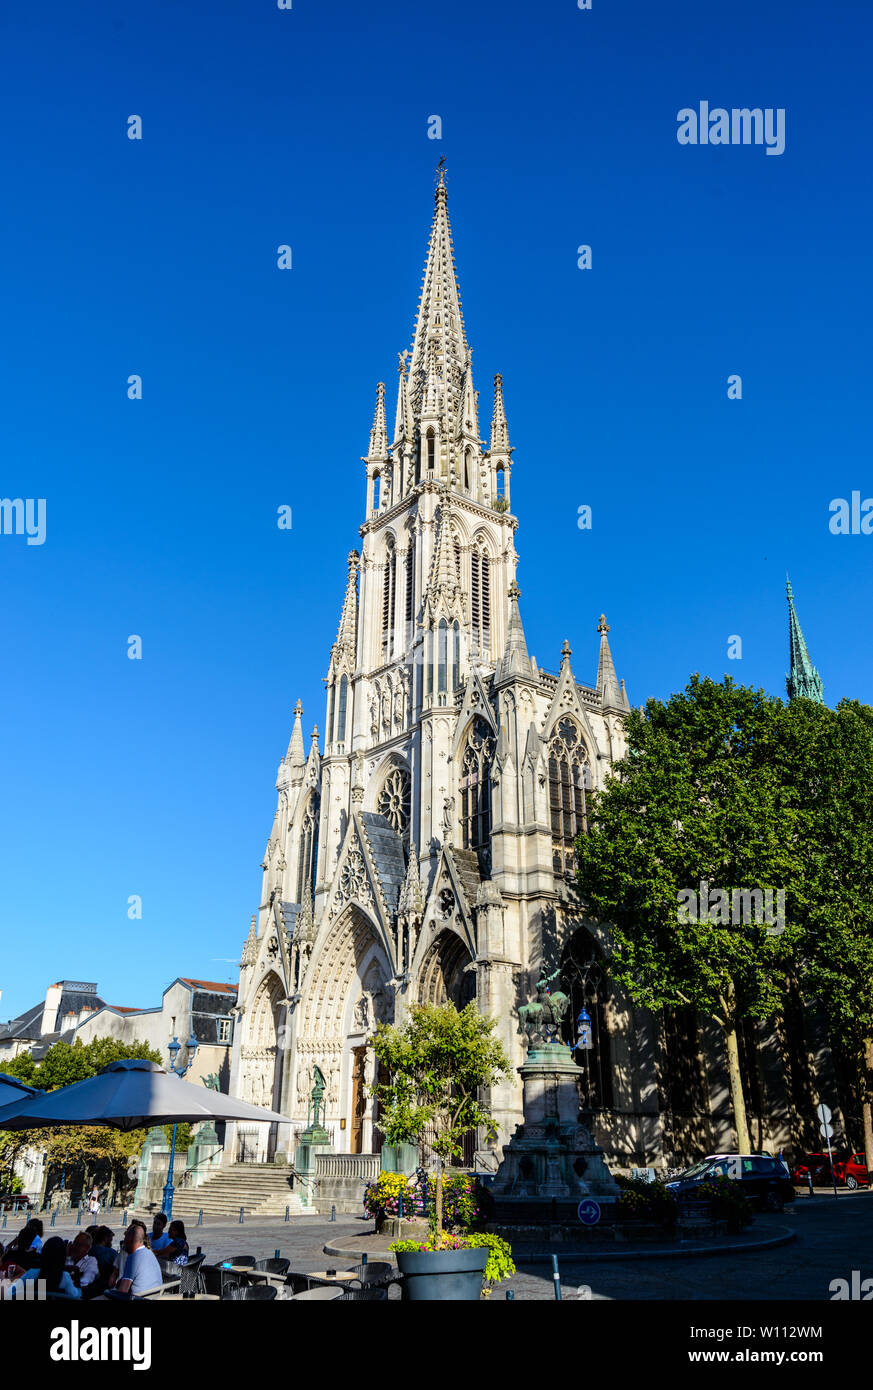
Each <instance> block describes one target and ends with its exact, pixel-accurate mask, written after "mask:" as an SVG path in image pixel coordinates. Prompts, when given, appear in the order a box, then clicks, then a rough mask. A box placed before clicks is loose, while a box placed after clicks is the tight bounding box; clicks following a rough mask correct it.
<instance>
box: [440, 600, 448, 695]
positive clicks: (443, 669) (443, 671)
mask: <svg viewBox="0 0 873 1390" xmlns="http://www.w3.org/2000/svg"><path fill="white" fill-rule="evenodd" d="M448 656H449V633H448V624H447V623H446V620H445V618H440V621H439V627H438V628H437V694H438V695H440V696H442V699H441V701H440V703H441V704H445V702H446V700H445V697H446V689H447V686H446V681H447V678H448Z"/></svg>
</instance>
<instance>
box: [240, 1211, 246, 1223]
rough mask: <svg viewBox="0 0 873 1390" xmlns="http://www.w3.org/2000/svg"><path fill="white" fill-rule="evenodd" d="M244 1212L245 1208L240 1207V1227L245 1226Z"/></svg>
mask: <svg viewBox="0 0 873 1390" xmlns="http://www.w3.org/2000/svg"><path fill="white" fill-rule="evenodd" d="M244 1211H245V1207H240V1209H239V1224H240V1225H242V1224H243V1212H244Z"/></svg>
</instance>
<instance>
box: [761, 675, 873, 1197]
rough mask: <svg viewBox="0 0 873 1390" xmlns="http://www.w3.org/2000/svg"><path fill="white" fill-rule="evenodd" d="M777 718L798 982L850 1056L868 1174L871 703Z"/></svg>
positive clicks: (806, 703) (872, 944)
mask: <svg viewBox="0 0 873 1390" xmlns="http://www.w3.org/2000/svg"><path fill="white" fill-rule="evenodd" d="M783 725H784V745H785V749H786V756H785V766H786V770H787V774H788V775H789V776H790V778H791V779H792V782H793V789H794V797H795V804H796V806H797V808H798V810H799V812H800V827H801V835H802V849H803V858H804V863H805V874H804V885H803V888H804V891H803V899H802V902H801V904H800V907H801V911H802V917H803V925H804V928H805V932H804V941H803V953H802V967H801V985H802V988H803V991H804V993H805V995H806V996H807V997H808V998H812V999H815V1001H816V1002H817V1003H818V1005H819V1007H820V1008H821V1009H822V1011H823V1013H824V1015H825V1017H826V1019H827V1022H828V1030H829V1032H830V1035H831V1037H832V1038H835V1039H838V1040H839V1041H840V1042H841V1043H842V1044H843V1046H844V1047H845V1048H846V1050H847V1052H848V1053H849V1054H850V1055H851V1056H854V1057H855V1059H856V1062H857V1066H858V1072H859V1076H860V1080H861V1087H860V1090H861V1114H862V1122H863V1131H864V1149H865V1152H866V1158H867V1172H868V1173H870V1174H873V814H871V796H873V709H871V707H870V706H869V705H861V704H859V703H858V702H857V701H854V700H842V701H841V702H840V704H839V705H838V706H837V708H836V709H835V710H831V709H828V708H827V707H826V706H825V705H819V704H816V703H814V702H813V701H810V700H793V701H791V703H790V704H789V705H788V707H787V709H786V711H785V715H784V719H783Z"/></svg>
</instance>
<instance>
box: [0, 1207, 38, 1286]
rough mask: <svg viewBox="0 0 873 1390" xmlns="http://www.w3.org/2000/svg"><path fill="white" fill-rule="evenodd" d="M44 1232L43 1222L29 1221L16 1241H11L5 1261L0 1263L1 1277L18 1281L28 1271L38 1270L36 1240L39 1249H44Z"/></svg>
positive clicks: (5, 1253) (6, 1251) (6, 1250)
mask: <svg viewBox="0 0 873 1390" xmlns="http://www.w3.org/2000/svg"><path fill="white" fill-rule="evenodd" d="M42 1230H43V1225H42V1222H41V1221H37V1220H34V1221H28V1222H27V1224H26V1225H24V1226H22V1228H21V1230H20V1231H19V1232H18V1235H17V1236H16V1237H15V1238H14V1240H10V1242H9V1244H8V1245H7V1247H6V1249H5V1251H4V1252H3V1259H2V1261H0V1275H2V1276H3V1277H4V1278H6V1279H17V1278H18V1276H19V1275H20V1274H23V1273H24V1271H25V1270H26V1269H38V1268H39V1264H40V1254H39V1250H36V1249H35V1248H34V1245H33V1242H34V1240H38V1241H39V1248H40V1250H41V1249H42V1239H41V1236H42Z"/></svg>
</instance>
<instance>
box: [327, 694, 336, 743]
mask: <svg viewBox="0 0 873 1390" xmlns="http://www.w3.org/2000/svg"><path fill="white" fill-rule="evenodd" d="M335 698H336V682H334V684H333V685H332V686H331V687H330V693H329V694H328V697H327V742H328V743H333V706H334V700H335Z"/></svg>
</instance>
